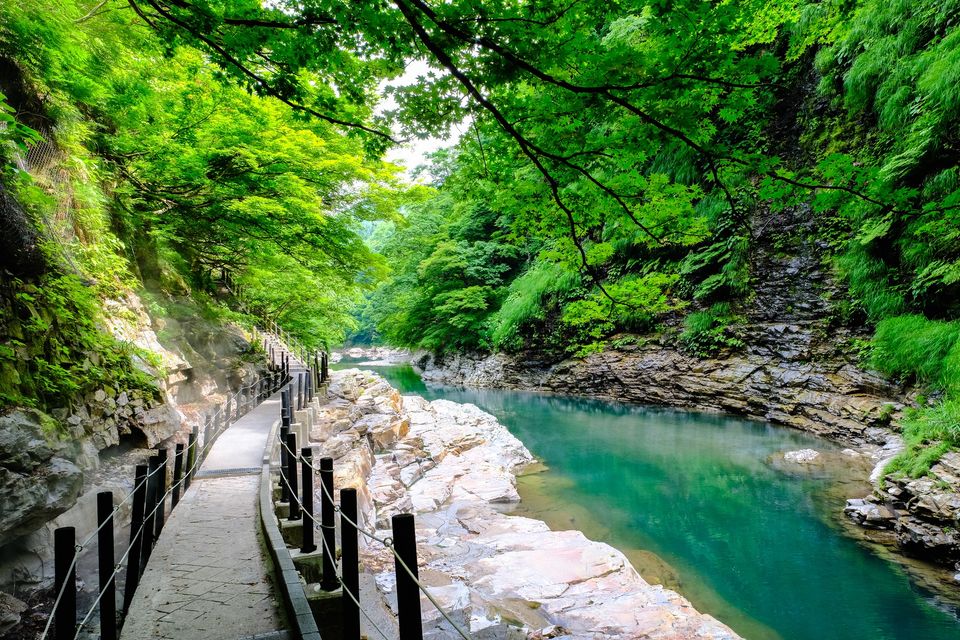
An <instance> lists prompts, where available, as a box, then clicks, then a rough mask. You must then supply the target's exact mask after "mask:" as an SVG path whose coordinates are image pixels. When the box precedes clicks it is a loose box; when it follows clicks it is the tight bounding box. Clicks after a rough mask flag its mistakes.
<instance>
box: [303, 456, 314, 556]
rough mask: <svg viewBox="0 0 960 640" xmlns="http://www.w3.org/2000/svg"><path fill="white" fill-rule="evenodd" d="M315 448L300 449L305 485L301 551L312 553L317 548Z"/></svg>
mask: <svg viewBox="0 0 960 640" xmlns="http://www.w3.org/2000/svg"><path fill="white" fill-rule="evenodd" d="M312 462H313V449H311V448H310V447H303V448H301V449H300V480H301V482H300V484H301V485H302V486H303V499H302V500H301V502H302V503H303V504H302V505H301V506H302V507H303V535H302V536H301V538H302V540H301V542H300V553H312V552H314V551H316V550H317V545H316V544H314V541H313V527H314V524H315V522H314V520H313V466H312V464H311V463H312Z"/></svg>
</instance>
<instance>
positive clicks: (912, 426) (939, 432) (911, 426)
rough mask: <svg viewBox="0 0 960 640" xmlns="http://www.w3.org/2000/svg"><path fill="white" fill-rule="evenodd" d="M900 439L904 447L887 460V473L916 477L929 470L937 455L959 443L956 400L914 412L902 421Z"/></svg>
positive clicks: (959, 415) (959, 408)
mask: <svg viewBox="0 0 960 640" xmlns="http://www.w3.org/2000/svg"><path fill="white" fill-rule="evenodd" d="M903 439H904V441H905V442H906V445H907V449H906V450H905V451H904V452H903V453H901V454H900V455H898V456H897V457H896V458H894V459H893V460H891V461H890V464H889V465H887V469H886V471H887V473H896V472H900V473H904V474H906V475H908V476H911V477H916V476H920V475H923V474H925V473H927V472H928V471H930V467H931V465H933V463H934V462H936V461H937V460H939V459H940V456H942V455H943V454H944V453H946V452H947V451H949V450H950V449H951V448H953V447H956V446H958V445H960V400H946V401H944V402H941V403H940V404H939V405H937V406H935V407H932V408H929V409H923V410H920V411H916V412H914V413H913V415H911V416H910V417H908V418H907V419H906V420H904V422H903Z"/></svg>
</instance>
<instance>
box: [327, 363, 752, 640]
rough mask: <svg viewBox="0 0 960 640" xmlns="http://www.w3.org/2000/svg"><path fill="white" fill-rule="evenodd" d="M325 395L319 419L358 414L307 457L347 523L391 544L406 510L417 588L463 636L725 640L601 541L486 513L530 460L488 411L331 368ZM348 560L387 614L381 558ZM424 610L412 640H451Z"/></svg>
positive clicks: (377, 552) (720, 630)
mask: <svg viewBox="0 0 960 640" xmlns="http://www.w3.org/2000/svg"><path fill="white" fill-rule="evenodd" d="M331 389H336V394H337V396H336V400H335V401H334V402H336V403H338V405H337V408H336V413H333V412H332V413H331V415H348V414H350V412H349V411H348V410H347V409H346V407H344V406H343V404H342V401H343V400H347V399H348V398H353V400H352V402H355V403H356V404H358V405H360V404H361V403H362V407H361V410H362V412H363V414H364V415H363V416H362V417H358V418H355V419H354V421H353V423H352V424H350V425H348V426H343V427H342V428H339V429H338V430H337V431H336V433H333V434H331V435H329V436H327V440H326V441H325V442H322V443H320V444H318V445H315V448H316V449H318V450H322V451H329V452H334V453H337V454H338V455H339V456H340V458H339V459H338V460H337V461H336V462H335V468H339V467H340V466H346V467H348V470H347V471H345V472H344V476H343V477H342V478H340V477H339V476H338V480H337V483H338V486H344V485H341V484H340V482H341V480H342V481H344V482H348V483H351V482H352V483H353V486H357V487H358V488H359V489H360V490H361V493H362V494H364V495H368V496H369V498H370V504H368V505H361V509H360V510H361V514H360V517H361V520H363V522H364V523H370V525H371V526H374V527H376V528H378V529H380V531H378V534H379V535H381V536H384V537H386V536H389V535H390V532H389V530H388V528H389V526H390V516H392V515H393V514H396V513H402V512H414V513H416V514H417V520H416V523H417V537H418V540H420V541H421V545H420V546H419V549H418V552H419V553H420V554H421V555H420V578H421V580H422V581H423V582H424V583H425V584H427V585H428V586H429V588H430V591H431V593H432V594H433V595H434V596H435V598H437V599H438V600H439V601H440V602H441V605H442V606H444V609H445V610H446V611H447V612H448V614H449V615H450V616H451V618H453V620H454V621H455V622H456V623H457V624H459V625H461V626H463V627H464V628H466V629H468V630H469V632H470V634H471V636H472V637H475V638H489V639H498V640H503V639H507V638H518V639H519V638H550V637H564V638H584V639H586V638H591V639H594V638H597V639H599V638H612V637H616V638H663V639H665V640H666V639H668V638H669V639H671V640H674V639H676V640H679V639H680V638H702V639H706V640H709V639H721V638H722V639H733V638H737V636H736V634H734V632H733V631H731V630H730V629H729V628H727V627H726V626H725V625H723V624H721V623H720V622H718V621H717V620H715V619H714V618H712V617H710V616H708V615H703V614H700V613H698V612H696V611H695V610H694V609H693V608H692V606H691V605H690V603H689V602H688V601H687V600H685V599H684V598H683V597H682V596H680V595H679V594H677V593H676V592H673V591H670V590H668V589H665V588H663V587H661V586H658V585H650V584H648V583H647V582H646V581H644V580H643V578H642V577H640V575H639V574H638V573H637V571H636V570H635V569H634V568H633V567H632V566H631V565H630V563H629V561H628V560H627V559H626V557H625V556H624V555H623V554H622V553H620V552H619V551H617V550H616V549H614V548H612V547H610V546H609V545H607V544H604V543H600V542H594V541H591V540H588V539H587V538H586V537H585V536H584V535H583V534H582V533H580V532H577V531H551V530H550V529H549V528H548V527H547V525H546V524H544V523H543V522H541V521H539V520H532V519H529V518H522V517H517V516H511V515H507V514H505V513H502V512H501V511H500V510H499V509H500V508H501V507H500V506H499V505H505V504H509V503H516V502H517V501H519V494H518V493H517V489H516V474H517V473H519V472H520V471H522V470H523V469H524V468H526V467H527V466H529V465H531V464H532V463H533V462H534V459H533V457H532V456H531V455H530V452H529V451H528V450H527V449H526V447H524V446H523V443H521V442H520V441H519V440H517V439H516V437H514V436H513V435H512V434H511V433H510V432H509V431H508V430H507V429H506V428H505V427H504V426H503V425H501V424H500V423H499V422H498V421H497V420H496V418H494V417H493V416H491V415H490V414H488V413H486V412H484V411H481V410H480V409H479V408H477V407H475V406H473V405H469V404H457V403H454V402H450V401H447V400H435V401H433V402H428V401H427V400H425V399H423V398H421V397H418V396H404V397H402V399H400V402H399V403H398V402H396V400H397V398H398V396H395V395H394V394H395V393H396V392H395V391H393V390H392V389H390V388H389V387H388V386H384V384H383V383H382V381H381V380H380V379H379V378H377V377H375V376H371V375H370V374H368V373H364V372H361V371H358V370H344V371H338V372H335V373H334V374H333V381H332V384H331ZM348 401H349V400H348ZM371 408H373V409H372V410H371ZM341 422H343V420H342V419H339V420H338V424H340V423H341ZM398 423H399V424H406V425H407V426H406V428H405V429H401V430H400V431H397V432H394V431H392V430H391V433H396V438H395V439H394V440H392V441H381V442H379V443H376V442H374V439H373V438H372V434H373V432H374V431H376V430H380V431H382V430H383V429H384V428H385V426H387V425H396V424H398ZM331 429H332V428H331ZM391 429H392V426H391ZM314 433H315V434H322V433H325V428H318V429H315V430H314ZM351 443H352V444H351ZM363 450H365V451H366V452H367V453H360V451H363ZM370 460H372V461H373V462H372V467H368V466H367V465H368V463H369V462H370ZM365 474H366V475H365ZM361 552H362V561H363V564H364V566H365V567H367V568H368V569H370V570H371V571H373V572H374V573H375V574H376V584H377V585H378V588H379V590H380V591H381V593H382V594H383V596H384V598H385V601H386V602H387V603H388V604H389V605H391V606H393V607H395V604H396V602H395V594H394V593H393V591H394V589H395V578H394V573H393V571H394V568H393V564H394V563H393V556H392V555H391V554H390V552H389V550H388V549H386V548H384V547H382V546H380V545H376V544H373V545H368V546H364V547H363V548H362V551H361ZM423 602H424V606H423V611H424V612H425V613H424V637H425V638H432V639H435V640H446V639H453V638H457V637H459V636H458V635H457V634H456V632H455V631H454V630H453V628H452V626H451V625H450V623H449V622H447V621H446V620H445V619H444V618H443V617H442V616H440V615H439V614H438V613H437V612H436V610H435V609H434V608H433V607H432V606H429V605H427V604H426V602H427V601H426V600H424V601H423Z"/></svg>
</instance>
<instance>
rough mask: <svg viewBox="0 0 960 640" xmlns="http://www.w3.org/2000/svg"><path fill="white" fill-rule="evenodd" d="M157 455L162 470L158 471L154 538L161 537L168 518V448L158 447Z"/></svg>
mask: <svg viewBox="0 0 960 640" xmlns="http://www.w3.org/2000/svg"><path fill="white" fill-rule="evenodd" d="M157 457H158V458H160V471H158V472H157V486H158V489H157V505H158V507H157V518H156V529H154V534H153V538H154V540H156V539H158V538H159V537H160V532H161V531H162V530H163V523H164V521H165V520H166V514H165V513H164V511H165V509H166V506H167V499H166V497H165V495H166V493H167V450H166V449H157Z"/></svg>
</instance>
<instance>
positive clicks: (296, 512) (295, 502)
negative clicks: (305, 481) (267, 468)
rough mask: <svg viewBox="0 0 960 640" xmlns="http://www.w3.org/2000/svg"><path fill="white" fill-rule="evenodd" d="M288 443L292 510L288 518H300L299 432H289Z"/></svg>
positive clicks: (288, 470)
mask: <svg viewBox="0 0 960 640" xmlns="http://www.w3.org/2000/svg"><path fill="white" fill-rule="evenodd" d="M285 442H286V445H287V482H289V483H290V512H289V514H288V515H287V520H299V519H300V492H299V491H298V490H297V486H298V483H297V434H295V433H288V434H287V437H286V440H285Z"/></svg>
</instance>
